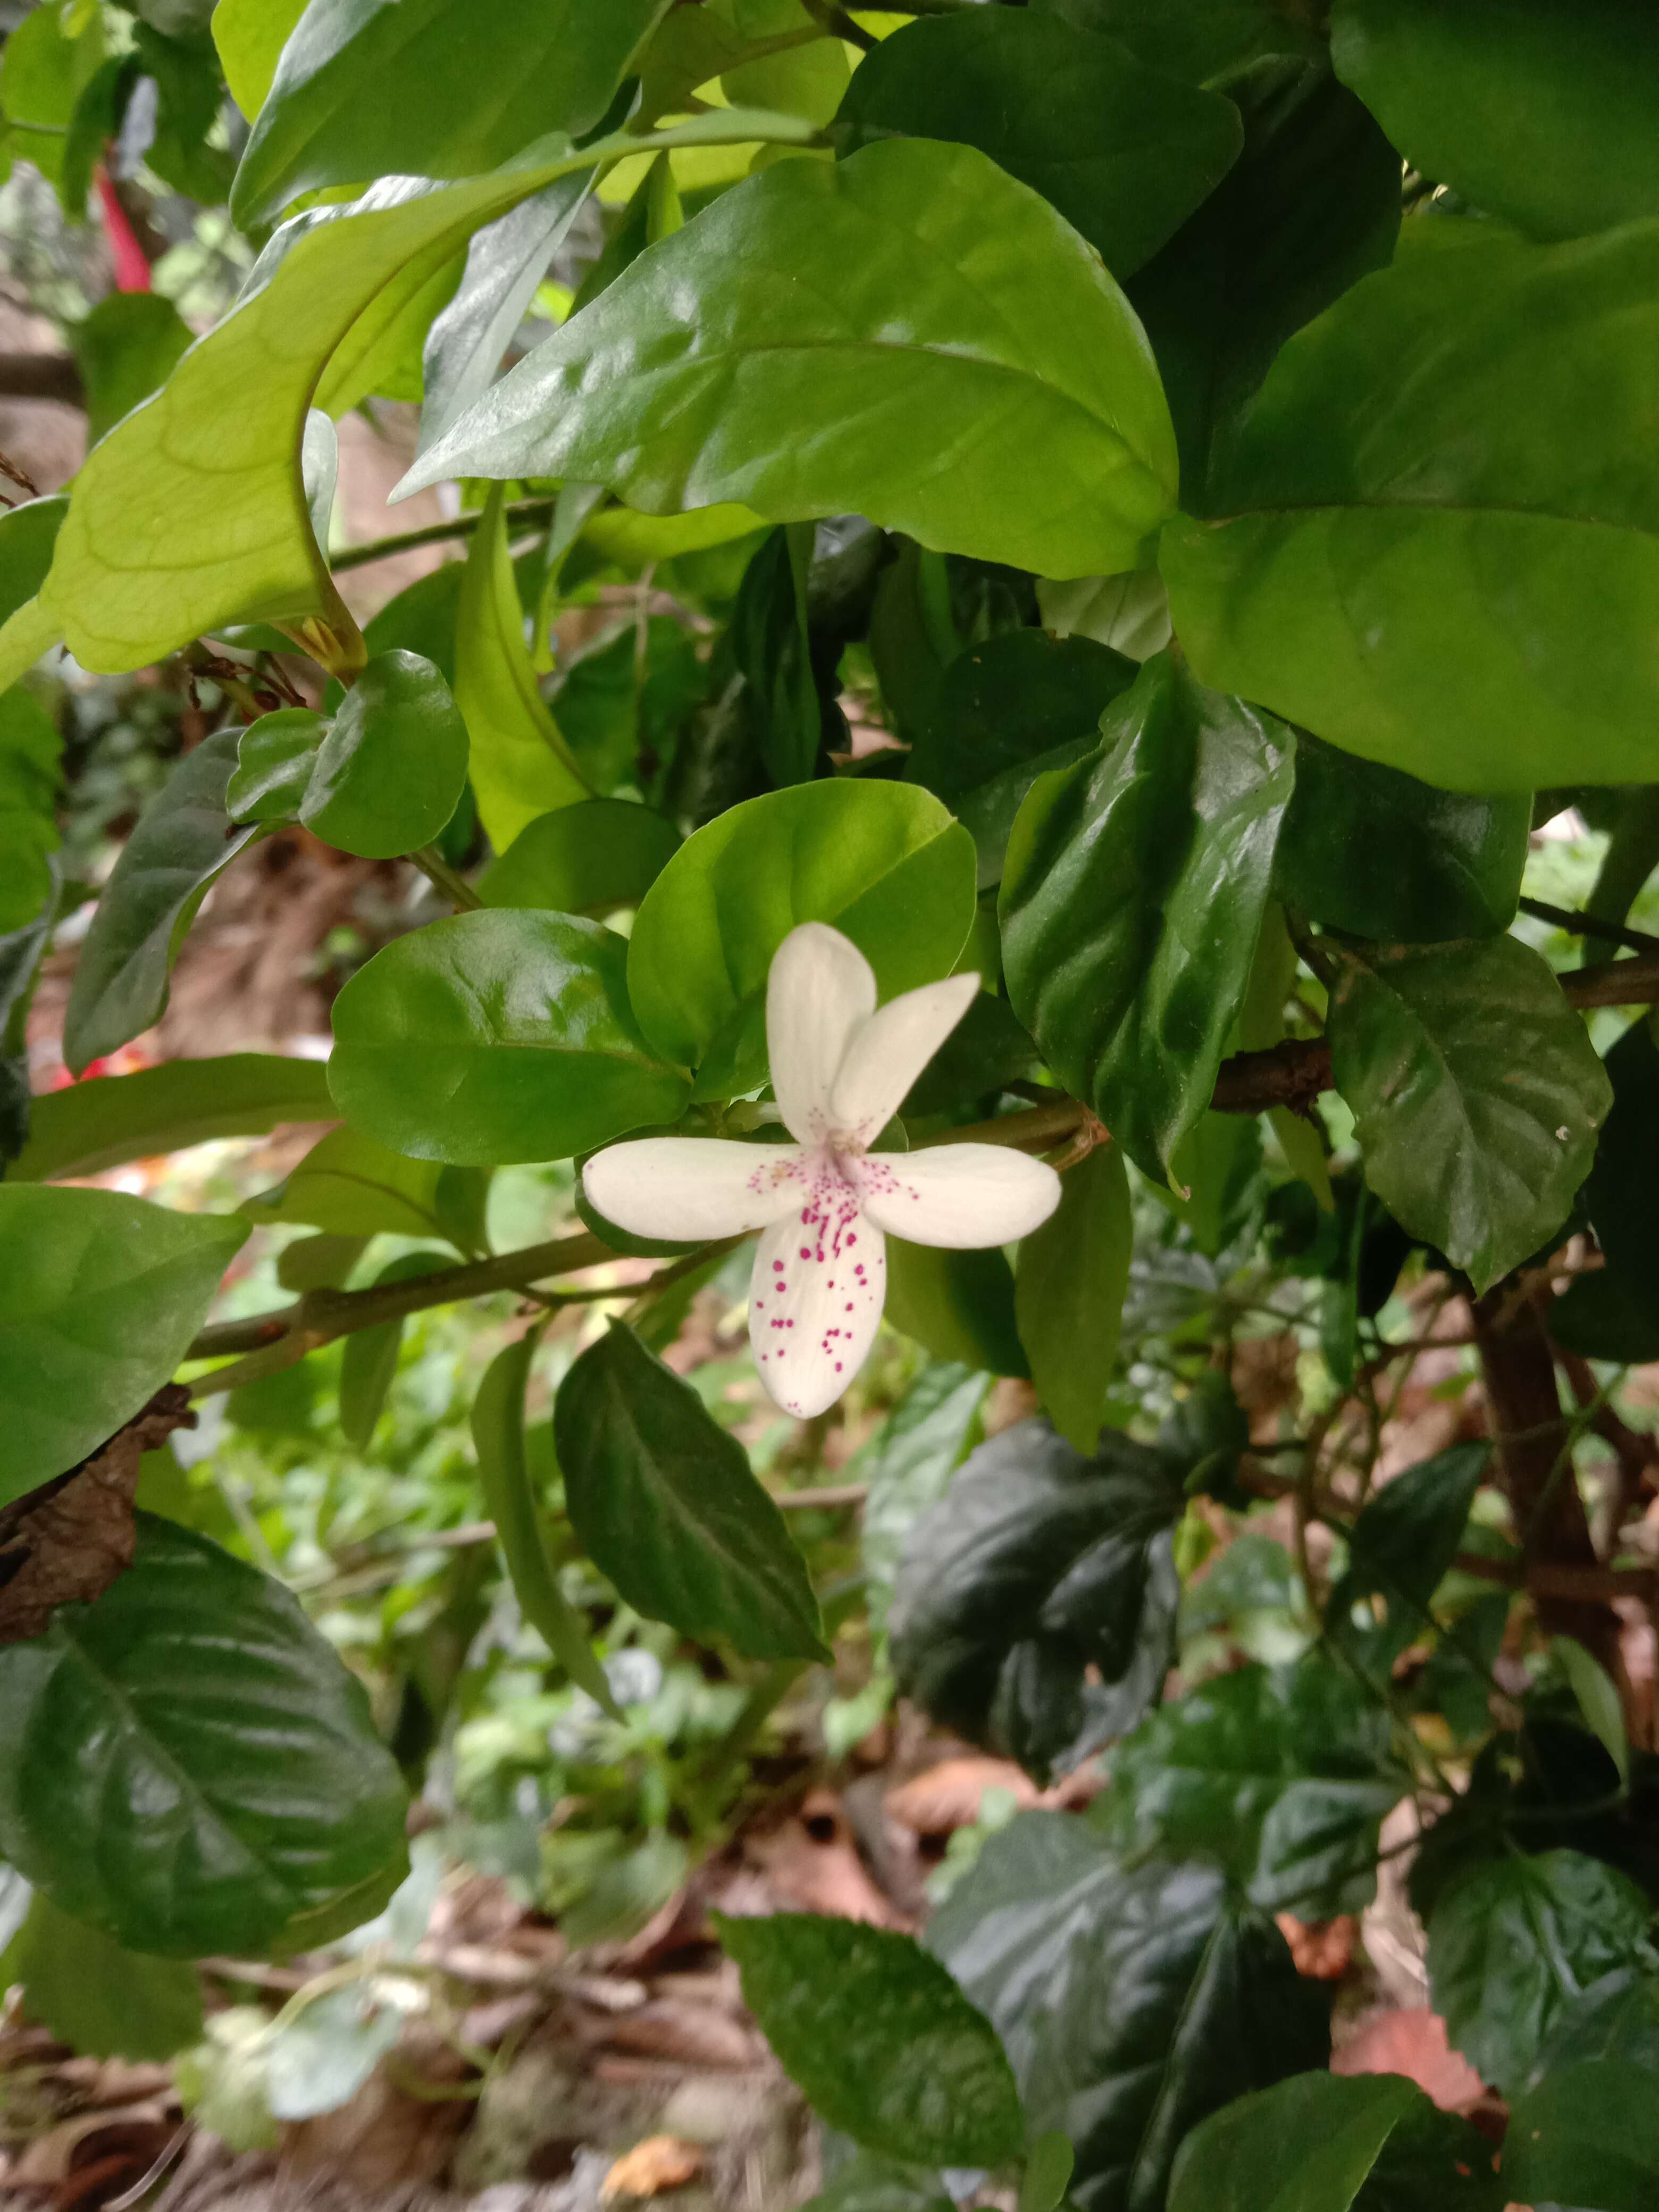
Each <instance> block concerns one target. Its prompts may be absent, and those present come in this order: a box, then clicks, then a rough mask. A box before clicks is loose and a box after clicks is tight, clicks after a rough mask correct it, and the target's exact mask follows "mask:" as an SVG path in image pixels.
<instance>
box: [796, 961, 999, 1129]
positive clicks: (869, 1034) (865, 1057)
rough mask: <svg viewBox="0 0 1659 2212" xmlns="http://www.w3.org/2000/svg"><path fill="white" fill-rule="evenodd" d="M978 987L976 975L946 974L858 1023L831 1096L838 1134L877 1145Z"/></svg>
mask: <svg viewBox="0 0 1659 2212" xmlns="http://www.w3.org/2000/svg"><path fill="white" fill-rule="evenodd" d="M978 990H979V977H978V976H977V975H947V976H946V977H945V981H943V982H942V983H924V984H923V985H922V987H921V989H920V990H919V991H906V992H905V993H904V994H903V996H902V998H897V999H892V1000H889V1001H888V1003H887V1005H886V1006H884V1007H883V1008H882V1010H881V1012H879V1013H878V1014H871V1015H870V1016H869V1017H868V1018H867V1019H866V1020H865V1021H863V1022H861V1023H860V1024H859V1026H858V1028H857V1029H856V1030H854V1032H853V1035H852V1036H851V1038H850V1039H849V1040H848V1046H847V1056H846V1058H845V1059H844V1060H842V1064H841V1067H840V1070H839V1072H838V1073H837V1074H836V1081H835V1088H834V1089H833V1090H832V1091H831V1092H830V1094H829V1123H830V1127H832V1128H833V1129H834V1130H835V1131H836V1133H837V1134H838V1135H839V1136H842V1137H843V1138H845V1139H847V1140H848V1142H850V1143H852V1144H854V1145H860V1146H862V1145H868V1144H871V1143H873V1141H874V1140H875V1139H876V1138H877V1137H878V1136H879V1135H880V1134H881V1133H882V1131H883V1130H884V1128H885V1127H886V1126H887V1124H888V1123H889V1122H890V1121H891V1120H892V1118H893V1116H894V1115H895V1114H896V1113H897V1112H898V1109H899V1108H900V1107H901V1106H902V1104H903V1103H904V1097H905V1093H906V1092H907V1091H908V1090H909V1088H910V1086H911V1085H912V1084H913V1083H915V1079H916V1078H917V1077H918V1076H919V1075H920V1074H921V1071H922V1069H923V1068H924V1067H926V1066H927V1063H928V1061H929V1060H931V1059H932V1058H933V1054H935V1053H936V1052H937V1051H938V1050H939V1047H940V1046H941V1045H942V1044H943V1043H944V1042H945V1038H946V1037H948V1036H950V1034H951V1030H953V1029H955V1027H956V1025H957V1023H958V1022H959V1021H960V1020H961V1019H962V1018H963V1015H964V1014H965V1013H966V1012H967V1011H968V1009H969V1006H972V1005H973V1003H974V999H975V994H976V993H977V992H978Z"/></svg>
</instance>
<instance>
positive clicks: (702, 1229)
mask: <svg viewBox="0 0 1659 2212" xmlns="http://www.w3.org/2000/svg"><path fill="white" fill-rule="evenodd" d="M801 1160H802V1153H801V1150H800V1147H799V1146H798V1145H737V1144H730V1143H727V1142H726V1141H725V1140H724V1139H720V1138H718V1137H640V1138H637V1139H635V1141H634V1143H632V1144H630V1145H611V1146H607V1148H606V1149H605V1151H604V1152H595V1153H594V1155H593V1157H592V1159H591V1160H589V1162H588V1163H587V1165H586V1167H585V1168H584V1169H583V1170H582V1188H583V1189H584V1190H585V1191H586V1193H587V1197H588V1203H589V1204H590V1205H592V1206H595V1207H596V1208H597V1209H598V1211H599V1212H601V1213H602V1214H603V1215H604V1216H605V1219H606V1220H607V1221H614V1222H615V1223H616V1225H617V1228H618V1229H626V1230H627V1231H629V1233H630V1235H632V1236H635V1237H663V1238H665V1239H666V1240H667V1241H668V1242H669V1243H681V1242H685V1243H690V1242H691V1241H692V1240H694V1239H701V1238H702V1237H736V1236H738V1234H740V1233H741V1231H744V1230H745V1229H764V1228H765V1226H766V1225H767V1223H768V1222H769V1221H776V1220H777V1219H778V1218H779V1217H780V1215H781V1214H785V1213H792V1214H793V1213H794V1212H798V1211H799V1206H800V1203H801V1194H802V1192H803V1190H804V1188H805V1182H804V1180H803V1177H802V1172H801Z"/></svg>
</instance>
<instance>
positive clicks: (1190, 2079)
mask: <svg viewBox="0 0 1659 2212" xmlns="http://www.w3.org/2000/svg"><path fill="white" fill-rule="evenodd" d="M927 1942H928V1948H929V1949H930V1950H933V1951H935V1952H937V1953H938V1954H939V1957H940V1958H942V1959H943V1960H944V1961H945V1965H946V1966H949V1968H950V1969H951V1972H952V1973H953V1974H954V1975H955V1976H956V1978H957V1981H959V1982H960V1983H961V1984H962V1986H963V1989H964V1990H966V1991H967V1993H968V1995H969V1997H971V1998H972V1999H973V2001H974V2002H975V2003H976V2004H978V2005H979V2006H981V2008H983V2010H984V2011H985V2012H986V2013H987V2014H988V2015H989V2016H990V2020H991V2022H992V2025H993V2026H994V2027H995V2028H996V2030H997V2032H998V2033H999V2034H1000V2036H1001V2038H1002V2040H1003V2044H1004V2046H1005V2048H1006V2051H1007V2053H1008V2057H1009V2059H1010V2061H1011V2062H1012V2066H1013V2069H1014V2078H1015V2080H1016V2081H1018V2084H1019V2087H1020V2094H1021V2096H1022V2097H1023V2099H1024V2104H1025V2117H1026V2123H1027V2125H1028V2126H1029V2127H1030V2130H1031V2131H1032V2133H1033V2134H1036V2133H1039V2132H1041V2131H1043V2130H1048V2129H1050V2128H1054V2129H1059V2130H1063V2132H1064V2133H1065V2134H1066V2135H1067V2136H1070V2138H1071V2140H1072V2142H1073V2143H1074V2144H1075V2145H1076V2148H1077V2166H1076V2170H1075V2172H1074V2174H1073V2180H1072V2189H1071V2201H1072V2202H1073V2203H1075V2204H1076V2205H1078V2206H1079V2208H1080V2212H1154V2208H1158V2207H1161V2206H1162V2205H1163V2204H1164V2201H1165V2198H1164V2191H1165V2189H1166V2187H1167V2185H1168V2180H1169V2174H1170V2166H1171V2164H1172V2162H1173V2160H1174V2159H1175V2155H1176V2150H1177V2148H1179V2145H1180V2143H1181V2141H1182V2137H1183V2136H1185V2135H1186V2134H1187V2133H1188V2131H1189V2130H1191V2129H1192V2128H1194V2127H1195V2126H1196V2125H1197V2124H1198V2123H1199V2122H1200V2120H1202V2119H1203V2118H1206V2116H1207V2115H1208V2114H1209V2113H1211V2112H1215V2111H1217V2110H1218V2108H1219V2107H1221V2106H1224V2105H1228V2104H1230V2103H1231V2101H1232V2100H1233V2099H1234V2098H1236V2097H1239V2096H1243V2095H1244V2094H1246V2093H1248V2092H1249V2091H1250V2090H1252V2089H1260V2088H1265V2087H1267V2086H1268V2085H1269V2084H1270V2083H1272V2082H1274V2081H1280V2080H1282V2079H1283V2078H1284V2077H1285V2075H1290V2074H1295V2073H1297V2072H1299V2071H1301V2070H1303V2069H1306V2068H1313V2067H1323V2066H1324V2065H1325V2063H1326V2062H1327V2060H1328V2057H1329V2052H1330V2032H1329V2029H1328V2026H1327V2020H1326V2002H1325V1999H1324V1997H1323V1996H1322V1995H1321V1993H1320V1992H1319V1991H1318V1990H1316V1989H1315V1988H1314V1987H1313V1985H1312V1984H1310V1983H1307V1982H1304V1981H1302V1980H1301V1979H1299V1978H1298V1977H1297V1972H1296V1970H1295V1967H1294V1966H1292V1964H1291V1954H1290V1952H1289V1950H1288V1949H1287V1948H1286V1947H1285V1940H1284V1938H1283V1937H1282V1936H1280V1935H1279V1930H1278V1929H1276V1928H1275V1927H1274V1926H1273V1923H1272V1922H1271V1921H1270V1920H1267V1919H1264V1918H1263V1917H1261V1914H1260V1913H1258V1912H1257V1911H1255V1908H1254V1907H1252V1906H1250V1905H1246V1904H1244V1903H1243V1902H1242V1901H1241V1900H1240V1899H1237V1898H1236V1897H1234V1896H1233V1895H1231V1893H1230V1892H1229V1890H1228V1887H1227V1885H1226V1882H1225V1878H1224V1877H1223V1876H1222V1875H1221V1874H1220V1873H1219V1872H1218V1870H1217V1869H1214V1868H1212V1867H1206V1866H1201V1865H1198V1864H1194V1863H1188V1864H1186V1865H1174V1864H1170V1863H1168V1862H1165V1861H1161V1860H1158V1859H1150V1860H1146V1861H1144V1862H1143V1863H1140V1864H1139V1865H1138V1866H1134V1867H1130V1866H1128V1865H1126V1863H1124V1861H1123V1860H1122V1859H1121V1858H1120V1857H1117V1855H1116V1854H1115V1853H1114V1852H1111V1851H1109V1850H1106V1849H1105V1848H1104V1847H1103V1845H1102V1844H1101V1842H1100V1839H1099V1838H1098V1837H1097V1836H1096V1835H1094V1834H1092V1833H1091V1832H1090V1829H1089V1827H1088V1826H1087V1824H1086V1823H1085V1822H1084V1821H1080V1820H1075V1819H1073V1818H1071V1817H1070V1816H1068V1815H1067V1814H1062V1813H1024V1814H1020V1815H1019V1816H1018V1819H1016V1820H1012V1822H1010V1824H1009V1825H1008V1826H1006V1828H1003V1829H1001V1830H1000V1832H998V1833H997V1834H995V1835H994V1836H991V1837H990V1838H987V1842H986V1844H985V1847H984V1849H983V1850H982V1851H981V1854H980V1857H979V1859H978V1862H977V1863H976V1864H975V1866H974V1867H973V1868H972V1869H971V1870H970V1871H969V1873H968V1874H967V1875H964V1876H963V1880H962V1881H960V1882H958V1883H957V1887H955V1888H954V1889H953V1890H952V1891H951V1895H950V1896H949V1898H947V1899H946V1900H945V1904H944V1905H942V1906H940V1907H939V1910H938V1911H936V1912H935V1913H934V1915H933V1919H932V1921H931V1922H930V1923H929V1926H928V1931H927Z"/></svg>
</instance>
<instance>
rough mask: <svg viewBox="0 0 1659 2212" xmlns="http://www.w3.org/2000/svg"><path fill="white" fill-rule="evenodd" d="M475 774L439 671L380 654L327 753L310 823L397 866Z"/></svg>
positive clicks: (434, 830)
mask: <svg viewBox="0 0 1659 2212" xmlns="http://www.w3.org/2000/svg"><path fill="white" fill-rule="evenodd" d="M466 769H467V729H466V724H465V722H464V721H463V720H462V719H461V715H460V710H459V708H458V707H457V706H456V703H455V702H454V700H453V698H452V697H451V696H450V692H449V686H448V685H447V684H446V683H445V682H444V679H443V678H442V677H441V675H440V673H439V672H438V671H437V669H436V668H435V667H434V666H433V665H432V663H431V662H430V661H429V660H426V659H422V657H421V655H420V654H419V653H376V654H375V656H374V659H372V660H371V661H370V662H369V664H368V666H367V667H366V668H365V669H364V670H363V671H362V673H361V674H360V675H359V677H358V678H357V680H356V683H355V684H353V685H352V687H351V689H350V690H349V691H348V692H347V694H346V696H345V702H344V704H343V706H342V707H341V708H340V711H339V713H338V714H336V716H335V717H334V720H333V723H332V724H331V726H330V729H329V731H328V733H327V735H326V736H325V738H324V739H323V741H322V743H321V744H320V745H319V747H318V750H317V758H316V763H315V765H314V766H313V769H312V771H311V777H310V781H309V782H308V783H307V787H306V793H305V797H304V799H303V800H302V801H301V806H300V819H301V821H302V822H303V823H305V825H306V827H307V829H309V830H311V831H312V833H313V835H314V836H319V837H320V838H321V839H322V840H323V842H325V844H329V845H334V846H337V847H338V848H339V849H340V851H341V852H343V853H357V854H362V857H363V858H364V859H366V860H392V859H394V858H395V857H396V856H397V855H398V854H400V853H412V852H413V851H415V849H416V847H417V846H421V845H428V844H430V843H431V842H432V841H433V839H434V838H435V837H436V836H438V835H439V834H440V832H441V830H442V829H443V827H444V824H445V823H447V821H448V819H449V817H450V816H451V815H452V814H453V812H454V811H455V809H456V806H457V805H459V801H460V796H461V793H462V790H463V789H464V788H465V783H466Z"/></svg>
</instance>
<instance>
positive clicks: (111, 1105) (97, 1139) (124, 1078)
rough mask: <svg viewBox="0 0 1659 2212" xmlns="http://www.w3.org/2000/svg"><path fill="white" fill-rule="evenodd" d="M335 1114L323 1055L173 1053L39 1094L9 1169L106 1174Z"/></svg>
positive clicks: (28, 1175) (12, 1172)
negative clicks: (183, 1056)
mask: <svg viewBox="0 0 1659 2212" xmlns="http://www.w3.org/2000/svg"><path fill="white" fill-rule="evenodd" d="M333 1111H334V1102H333V1101H332V1099H331V1097H329V1095H328V1073H327V1071H326V1069H325V1068H324V1067H323V1066H322V1065H321V1063H320V1062H319V1061H317V1060H284V1059H282V1058H280V1057H279V1056H277V1055H276V1054H270V1053H259V1052H243V1053H231V1054H227V1055H226V1056H225V1057H224V1058H223V1059H219V1060H167V1061H165V1062H164V1063H163V1064H162V1066H160V1067H146V1068H141V1069H140V1070H138V1072H137V1073H135V1074H132V1075H106V1076H100V1079H98V1081H97V1082H96V1083H76V1084H71V1085H70V1087H69V1088H68V1089H67V1090H64V1091H47V1092H46V1093H45V1094H44V1095H43V1096H42V1097H38V1098H36V1099H35V1100H34V1101H33V1111H32V1114H31V1117H30V1124H29V1141H28V1143H27V1146H25V1148H24V1150H23V1152H21V1155H20V1156H19V1158H17V1159H16V1160H15V1161H14V1162H13V1163H12V1164H11V1166H10V1167H9V1169H8V1170H7V1171H6V1172H7V1176H8V1179H9V1181H10V1182H48V1181H50V1180H51V1179H52V1177H54V1176H94V1175H101V1174H102V1173H103V1171H104V1170H105V1169H106V1168H116V1167H120V1166H122V1165H123V1164H125V1162H126V1161H128V1160H147V1159H150V1158H154V1157H155V1154H156V1153H157V1152H182V1151H183V1150H184V1149H185V1146H188V1145H202V1144H206V1143H208V1142H210V1140H211V1139H215V1138H217V1137H263V1136H266V1135H268V1134H269V1133H270V1131H271V1130H272V1129H275V1128H277V1127H280V1126H281V1125H282V1123H283V1122H284V1121H326V1120H327V1119H328V1118H329V1117H330V1116H331V1115H332V1113H333Z"/></svg>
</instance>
